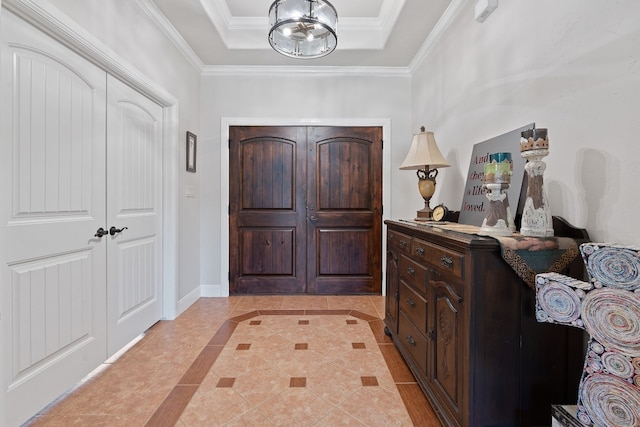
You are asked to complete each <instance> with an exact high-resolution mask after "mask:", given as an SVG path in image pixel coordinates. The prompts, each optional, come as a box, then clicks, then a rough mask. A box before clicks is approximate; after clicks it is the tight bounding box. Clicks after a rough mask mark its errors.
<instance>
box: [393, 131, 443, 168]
mask: <svg viewBox="0 0 640 427" xmlns="http://www.w3.org/2000/svg"><path fill="white" fill-rule="evenodd" d="M420 130H421V132H420V133H418V134H415V135H413V141H411V148H410V149H409V153H408V154H407V158H406V159H404V162H402V165H401V166H400V169H403V170H410V169H414V170H415V169H427V170H428V169H434V168H446V167H449V166H451V165H450V164H449V162H447V159H445V158H444V156H443V155H442V153H441V152H440V150H439V149H438V145H436V139H435V137H434V136H433V132H425V130H424V127H422V128H421V129H420Z"/></svg>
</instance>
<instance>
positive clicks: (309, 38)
mask: <svg viewBox="0 0 640 427" xmlns="http://www.w3.org/2000/svg"><path fill="white" fill-rule="evenodd" d="M307 41H308V42H310V41H313V34H311V33H309V34H308V35H307Z"/></svg>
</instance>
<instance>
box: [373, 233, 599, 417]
mask: <svg viewBox="0 0 640 427" xmlns="http://www.w3.org/2000/svg"><path fill="white" fill-rule="evenodd" d="M385 224H386V225H387V269H386V309H385V312H386V313H385V325H386V332H387V334H389V335H390V336H391V337H392V338H393V341H394V343H395V345H396V346H397V347H398V349H399V350H400V352H401V354H402V356H403V357H404V359H405V360H406V362H407V364H408V365H409V367H410V369H411V371H412V372H413V374H414V376H415V377H416V380H417V381H418V383H419V384H420V387H421V388H422V390H423V391H424V393H425V395H426V396H427V398H428V399H429V401H430V402H431V403H432V404H433V406H434V409H435V411H436V412H437V413H438V414H439V416H440V419H441V421H442V422H443V424H444V425H445V426H465V427H466V426H474V427H476V426H492V427H496V426H540V425H550V424H551V405H552V404H575V402H576V400H577V393H578V382H579V378H580V374H581V372H582V364H583V361H584V343H585V341H584V335H583V333H582V331H580V330H578V329H574V328H566V327H561V326H559V325H550V324H541V323H538V322H536V319H535V292H534V291H533V290H532V289H531V288H530V287H528V286H527V285H526V284H525V283H524V282H523V281H522V280H521V279H520V278H519V277H518V276H517V275H516V274H515V272H514V271H513V270H512V269H511V267H509V265H508V264H507V263H506V262H505V261H504V260H503V259H502V257H501V255H500V246H499V244H498V242H497V241H496V240H495V239H492V238H490V237H482V236H477V235H471V234H465V233H458V232H454V231H446V230H443V229H440V228H435V227H429V226H426V225H413V224H411V223H404V222H397V221H386V222H385ZM556 230H557V228H556ZM573 230H574V231H573V232H574V233H575V234H576V235H577V236H578V237H579V236H584V237H587V235H586V232H584V233H581V232H579V229H573ZM576 230H578V231H576ZM556 234H559V233H556ZM571 237H576V236H571ZM583 271H584V270H583V266H582V260H581V259H580V258H579V257H578V258H577V259H576V260H574V262H573V263H572V264H571V265H570V267H569V269H568V271H566V272H564V273H566V274H571V275H573V276H574V277H580V278H582V274H583Z"/></svg>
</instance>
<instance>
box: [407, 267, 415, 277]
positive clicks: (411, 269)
mask: <svg viewBox="0 0 640 427" xmlns="http://www.w3.org/2000/svg"><path fill="white" fill-rule="evenodd" d="M407 274H408V275H409V276H411V277H413V276H414V275H415V274H416V271H415V270H414V269H413V268H411V267H407Z"/></svg>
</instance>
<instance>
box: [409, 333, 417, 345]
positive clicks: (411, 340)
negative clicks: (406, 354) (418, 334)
mask: <svg viewBox="0 0 640 427" xmlns="http://www.w3.org/2000/svg"><path fill="white" fill-rule="evenodd" d="M407 342H408V343H409V345H410V346H411V347H415V346H416V340H414V339H413V337H412V336H411V335H408V336H407Z"/></svg>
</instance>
